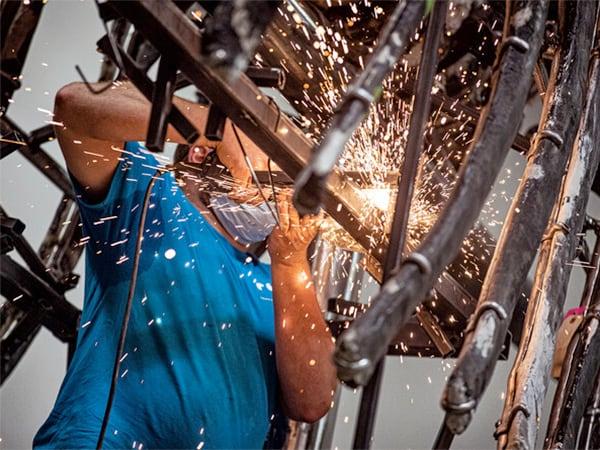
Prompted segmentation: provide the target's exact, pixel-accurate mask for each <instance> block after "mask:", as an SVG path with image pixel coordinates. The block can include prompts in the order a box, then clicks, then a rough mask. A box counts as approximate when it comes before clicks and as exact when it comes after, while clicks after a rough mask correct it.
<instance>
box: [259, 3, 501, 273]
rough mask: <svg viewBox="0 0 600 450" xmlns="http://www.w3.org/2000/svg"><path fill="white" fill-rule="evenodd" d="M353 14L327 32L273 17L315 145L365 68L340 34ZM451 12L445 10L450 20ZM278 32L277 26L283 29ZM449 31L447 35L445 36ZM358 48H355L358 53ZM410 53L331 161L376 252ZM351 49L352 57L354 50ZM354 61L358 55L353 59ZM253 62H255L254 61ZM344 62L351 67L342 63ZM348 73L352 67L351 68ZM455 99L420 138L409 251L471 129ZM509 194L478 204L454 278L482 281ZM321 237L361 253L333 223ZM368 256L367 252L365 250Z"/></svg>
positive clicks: (433, 213) (399, 145)
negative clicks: (348, 184)
mask: <svg viewBox="0 0 600 450" xmlns="http://www.w3.org/2000/svg"><path fill="white" fill-rule="evenodd" d="M350 5H351V10H352V12H353V13H354V14H356V15H355V16H350V17H345V18H344V19H343V20H342V19H340V20H338V21H335V22H333V23H332V24H331V25H330V26H329V27H325V26H323V25H322V24H319V23H317V27H316V30H315V29H311V27H310V26H308V24H305V23H304V22H303V21H302V20H299V19H298V18H297V17H295V16H293V8H291V7H290V8H287V9H286V8H281V9H280V14H281V15H282V16H283V18H284V19H285V21H286V23H287V25H288V27H286V28H285V30H284V29H279V32H280V33H282V35H283V36H284V37H286V39H288V40H290V41H291V45H292V47H293V48H294V50H295V51H296V53H297V58H296V60H295V61H290V60H283V61H281V63H282V66H283V67H284V69H286V70H289V68H290V67H292V66H293V65H296V66H298V67H296V68H297V69H298V68H300V69H301V70H303V71H304V72H305V73H306V75H307V77H308V79H309V80H310V81H309V82H307V83H305V84H304V86H303V89H304V98H303V99H302V100H296V101H295V104H296V106H299V107H301V108H300V109H302V110H305V111H310V112H311V115H312V116H313V117H312V118H311V119H312V120H311V119H308V118H306V117H301V118H300V119H299V120H298V123H300V124H301V125H302V126H303V127H304V129H305V131H306V134H307V136H308V137H310V138H312V139H314V140H316V141H318V140H319V139H320V137H321V136H322V134H323V133H324V131H325V130H326V125H327V123H328V122H329V118H330V117H331V115H332V114H333V112H334V111H335V110H336V106H337V104H338V103H339V101H340V99H341V98H342V96H343V95H344V93H345V91H346V90H347V88H348V86H349V84H350V83H351V81H352V79H353V78H354V77H355V75H356V71H359V70H362V69H364V67H365V61H366V60H368V58H369V53H371V52H372V49H371V48H368V47H367V46H366V45H363V44H362V42H358V41H355V40H353V41H348V40H347V39H346V37H345V36H346V35H347V34H346V33H345V31H348V30H350V29H352V27H353V26H354V24H355V23H357V22H358V21H359V20H360V17H358V8H357V6H356V5H357V4H355V3H351V4H350ZM455 8H457V6H455V5H453V6H451V9H450V13H451V15H458V14H459V13H461V12H460V11H454V9H455ZM371 14H372V16H373V17H375V18H377V17H378V16H380V15H381V14H385V12H384V11H382V10H381V8H379V10H377V11H376V10H375V7H373V8H371ZM282 28H283V27H282ZM454 31H456V30H449V31H448V33H450V32H454ZM420 36H422V33H420V32H417V35H416V36H415V38H414V41H415V42H416V41H418V39H419V37H420ZM361 46H362V47H361ZM415 49H416V50H415V51H413V52H409V53H408V54H407V55H406V56H405V57H404V58H403V59H401V60H400V61H399V62H398V64H397V68H396V70H395V71H394V73H393V76H392V77H390V78H388V79H387V80H386V81H385V82H384V85H383V95H382V96H381V98H380V100H379V102H378V103H377V104H376V105H373V106H372V107H371V109H370V111H369V114H368V117H367V118H365V120H364V121H363V123H362V124H361V126H360V127H359V128H358V129H357V130H356V132H355V133H354V135H353V136H352V139H351V140H350V142H349V143H348V144H347V145H346V148H345V151H344V153H343V155H342V157H341V158H340V160H339V162H338V166H337V168H336V170H337V171H339V172H341V173H342V174H343V173H350V172H351V173H352V174H353V176H352V177H351V181H352V182H353V183H354V184H355V185H356V189H357V192H358V195H359V196H360V197H361V198H363V199H364V200H365V201H364V204H363V206H362V209H361V211H358V215H359V218H360V219H361V222H362V223H364V224H368V229H366V230H365V233H366V234H367V235H368V237H369V238H370V241H371V242H372V247H373V248H376V247H379V246H380V245H381V244H382V243H384V242H385V239H386V238H387V235H388V233H389V231H390V225H391V218H392V215H393V208H394V201H395V198H394V197H395V190H396V186H397V181H398V176H399V175H400V174H401V173H402V164H403V154H404V147H405V144H406V139H407V136H408V123H409V119H410V109H411V108H410V103H409V100H407V99H406V96H405V95H404V96H402V95H397V94H398V91H399V90H401V89H402V88H403V87H405V86H406V85H407V84H408V81H414V79H415V72H416V68H415V66H416V65H417V63H418V59H419V58H418V49H419V45H418V44H417V45H415ZM353 51H354V52H353ZM357 55H358V56H357ZM257 59H258V60H259V62H260V61H261V60H262V58H261V57H260V55H258V58H257ZM349 62H351V63H353V64H348V63H349ZM353 67H356V69H355V68H353ZM459 71H460V72H461V78H460V79H461V81H462V83H463V84H465V85H466V84H467V70H466V69H465V68H459ZM468 75H469V76H482V77H483V78H482V79H479V80H478V81H477V83H476V84H475V87H474V91H479V90H482V89H484V88H487V87H488V80H487V79H485V77H486V76H489V74H484V73H479V72H469V73H468ZM443 76H445V75H438V76H437V77H436V82H435V84H434V88H433V92H434V93H435V92H440V90H443ZM473 95H474V93H473V92H470V91H469V90H468V89H465V92H464V93H463V96H464V97H465V98H467V97H471V98H472V97H473ZM458 101H459V100H458V99H456V100H453V103H452V104H451V105H449V107H450V109H451V110H452V111H455V114H452V115H448V114H446V113H443V112H442V111H441V109H440V110H438V111H436V113H435V114H434V115H433V117H432V118H431V120H430V122H429V123H428V124H427V128H426V132H425V149H424V150H423V153H422V156H421V161H420V164H419V173H418V177H417V181H416V186H415V191H414V194H413V199H412V202H411V209H410V216H409V223H408V239H407V241H408V246H409V247H414V246H416V245H418V243H419V242H420V241H421V240H422V238H423V237H424V236H425V235H426V234H427V232H428V231H429V230H430V228H431V226H433V224H434V223H435V221H436V219H437V217H438V215H439V213H440V211H441V210H442V209H443V207H444V205H445V203H446V201H447V199H448V198H449V196H450V194H451V192H452V190H453V188H454V185H455V182H456V173H457V170H458V168H459V166H460V164H461V163H462V161H463V160H464V158H465V156H466V151H467V149H468V146H469V144H470V139H471V137H472V130H473V126H474V123H473V119H472V118H470V117H468V116H467V115H466V114H464V113H462V112H460V109H459V108H458V107H457V104H458ZM510 176H511V173H510V170H509V171H507V173H506V174H505V177H503V178H501V179H500V180H499V182H500V184H502V183H504V182H505V181H506V179H509V178H510ZM510 200H511V199H510V197H509V196H508V195H504V196H502V195H499V196H492V197H491V198H490V199H489V201H488V203H487V204H486V205H485V207H484V209H483V211H482V214H481V216H480V219H479V220H480V222H479V224H478V225H477V226H476V227H474V229H473V230H472V231H471V232H470V233H469V234H468V236H467V237H466V238H465V240H464V242H463V245H462V247H461V250H460V255H459V257H457V258H456V259H455V262H454V263H453V264H452V267H453V272H454V275H455V277H456V278H458V279H459V281H460V280H466V281H470V280H474V281H477V282H480V283H481V282H483V276H484V274H483V273H482V272H481V267H483V266H485V265H487V264H482V263H485V262H486V261H488V260H489V258H490V257H491V254H492V252H493V246H492V245H491V244H490V242H489V234H488V233H487V231H486V230H485V228H484V226H485V227H490V226H491V227H495V226H498V225H501V223H502V221H503V219H504V217H503V216H502V215H501V214H500V211H499V210H500V209H502V208H498V207H496V206H495V203H496V201H501V202H503V203H505V204H508V203H510ZM321 231H322V233H321V236H322V238H323V239H325V240H330V241H331V242H332V243H334V244H335V245H336V246H339V247H343V248H348V249H352V250H357V251H364V249H362V248H360V247H359V246H358V244H357V243H356V242H355V241H354V239H352V238H351V237H350V236H349V235H348V234H347V233H346V232H345V231H344V230H343V229H342V228H341V227H340V226H339V225H337V224H336V223H335V222H334V221H333V220H332V219H328V220H326V221H325V222H324V225H323V226H322V229H321ZM367 250H370V249H367Z"/></svg>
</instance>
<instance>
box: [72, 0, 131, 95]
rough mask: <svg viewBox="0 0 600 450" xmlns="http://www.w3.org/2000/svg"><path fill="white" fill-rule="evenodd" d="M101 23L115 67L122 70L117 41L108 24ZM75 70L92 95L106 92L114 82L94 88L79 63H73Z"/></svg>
mask: <svg viewBox="0 0 600 450" xmlns="http://www.w3.org/2000/svg"><path fill="white" fill-rule="evenodd" d="M94 2H95V3H96V8H97V9H98V14H100V3H99V1H98V0H94ZM100 15H101V14H100ZM102 25H103V26H104V31H106V36H108V42H109V43H110V46H111V49H112V52H113V55H115V60H116V61H115V63H116V65H117V68H118V69H119V71H121V72H123V67H124V66H123V60H122V59H121V51H120V49H119V48H118V45H117V43H116V42H115V37H114V36H113V33H112V31H111V30H109V29H108V25H106V22H105V21H104V20H102ZM75 70H76V71H77V73H78V74H79V76H80V77H81V80H82V81H83V84H85V87H87V88H88V90H89V91H90V92H91V93H92V94H94V95H98V94H102V93H103V92H106V91H107V90H108V89H110V88H111V87H112V85H113V83H114V81H108V82H107V84H106V85H104V86H103V87H101V88H100V89H96V88H94V87H93V86H92V84H91V83H90V82H89V81H88V79H87V78H86V76H85V75H84V74H83V70H81V67H79V65H77V64H76V65H75Z"/></svg>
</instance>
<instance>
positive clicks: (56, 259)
mask: <svg viewBox="0 0 600 450" xmlns="http://www.w3.org/2000/svg"><path fill="white" fill-rule="evenodd" d="M80 223H81V221H80V217H79V209H78V208H77V204H76V203H75V201H74V200H71V199H69V198H68V197H67V196H66V195H65V196H63V197H62V199H61V201H60V203H59V205H58V208H57V210H56V213H55V214H54V218H53V219H52V222H50V226H49V227H48V231H47V232H46V236H45V237H44V240H43V241H42V243H41V245H40V247H39V249H38V254H39V256H40V259H41V260H42V263H43V264H44V266H45V267H46V270H48V271H50V272H51V273H52V274H53V275H54V277H55V278H56V279H57V280H59V282H60V284H61V287H62V288H63V289H71V288H74V287H75V286H76V285H77V282H78V281H79V276H78V275H75V274H74V273H73V269H74V268H75V266H76V265H77V262H78V261H79V258H80V257H81V253H82V252H83V245H79V240H80V239H81V227H80V226H79V225H80Z"/></svg>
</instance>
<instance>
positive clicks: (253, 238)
mask: <svg viewBox="0 0 600 450" xmlns="http://www.w3.org/2000/svg"><path fill="white" fill-rule="evenodd" d="M270 205H271V208H273V209H274V208H275V204H274V203H270ZM210 207H211V209H212V211H213V212H214V214H215V215H216V216H217V218H218V219H219V222H220V223H221V225H223V228H225V230H227V232H228V233H229V234H231V235H232V236H233V237H234V238H237V239H236V240H237V242H239V243H240V244H243V245H250V244H255V243H257V242H262V241H264V240H265V239H267V238H268V237H269V235H270V234H271V231H273V228H275V226H276V225H277V222H276V221H275V218H274V217H273V214H272V213H271V211H270V210H269V205H267V204H266V203H261V204H260V205H258V206H252V205H248V204H239V203H236V202H235V201H233V200H231V199H230V198H229V197H228V196H227V195H224V194H223V195H216V196H214V197H211V199H210Z"/></svg>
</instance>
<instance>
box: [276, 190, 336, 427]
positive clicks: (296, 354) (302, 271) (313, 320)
mask: <svg viewBox="0 0 600 450" xmlns="http://www.w3.org/2000/svg"><path fill="white" fill-rule="evenodd" d="M278 203H279V208H280V210H279V211H280V212H279V217H280V222H281V225H280V226H279V227H276V228H275V229H274V230H273V233H272V234H271V236H270V238H269V254H270V255H271V272H272V278H273V298H274V304H275V355H276V358H277V372H278V374H279V380H280V385H281V393H282V399H283V406H284V408H285V412H286V414H287V415H288V416H289V417H290V418H292V419H294V420H300V421H303V422H315V421H316V420H318V419H320V418H321V417H322V416H323V415H325V413H327V411H328V410H329V408H330V407H331V401H332V399H333V394H334V392H335V388H336V385H337V379H336V374H335V368H334V366H333V362H332V353H333V348H334V346H333V339H332V337H331V334H330V332H329V330H328V328H327V325H326V324H325V321H324V320H323V315H322V313H321V309H320V307H319V304H318V302H317V297H316V293H315V286H314V283H313V282H312V276H311V271H310V267H309V265H308V261H307V255H306V252H307V247H308V245H309V244H310V242H311V241H312V240H313V239H314V237H315V236H316V234H317V231H318V225H319V223H318V222H319V221H318V219H315V218H314V217H309V216H306V217H303V218H299V217H298V213H297V212H296V211H295V210H294V208H293V207H292V206H291V202H290V201H289V199H288V198H286V199H283V198H282V199H281V200H279V202H278Z"/></svg>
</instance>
